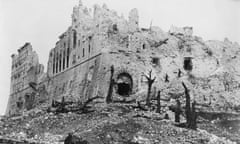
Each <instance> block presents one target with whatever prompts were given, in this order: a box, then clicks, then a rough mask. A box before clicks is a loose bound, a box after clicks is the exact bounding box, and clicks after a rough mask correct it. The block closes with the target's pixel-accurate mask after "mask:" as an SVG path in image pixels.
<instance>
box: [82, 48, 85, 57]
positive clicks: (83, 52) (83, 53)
mask: <svg viewBox="0 0 240 144" xmlns="http://www.w3.org/2000/svg"><path fill="white" fill-rule="evenodd" d="M84 55H85V51H84V48H83V50H82V57H84Z"/></svg>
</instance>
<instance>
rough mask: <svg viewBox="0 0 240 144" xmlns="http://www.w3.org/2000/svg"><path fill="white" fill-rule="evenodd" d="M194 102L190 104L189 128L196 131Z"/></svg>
mask: <svg viewBox="0 0 240 144" xmlns="http://www.w3.org/2000/svg"><path fill="white" fill-rule="evenodd" d="M195 105H196V102H195V101H194V102H193V103H192V109H191V123H190V125H189V128H191V129H194V130H196V129H197V113H196V109H195Z"/></svg>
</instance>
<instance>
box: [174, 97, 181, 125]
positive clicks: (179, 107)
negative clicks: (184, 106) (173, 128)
mask: <svg viewBox="0 0 240 144" xmlns="http://www.w3.org/2000/svg"><path fill="white" fill-rule="evenodd" d="M181 112H182V110H181V103H180V101H179V99H177V100H176V110H175V122H177V123H179V122H180V114H181Z"/></svg>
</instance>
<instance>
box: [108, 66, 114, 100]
mask: <svg viewBox="0 0 240 144" xmlns="http://www.w3.org/2000/svg"><path fill="white" fill-rule="evenodd" d="M110 71H111V76H110V84H109V89H108V94H107V97H106V102H107V103H111V102H112V92H113V85H114V83H115V81H114V79H113V74H114V66H113V65H112V66H111V68H110Z"/></svg>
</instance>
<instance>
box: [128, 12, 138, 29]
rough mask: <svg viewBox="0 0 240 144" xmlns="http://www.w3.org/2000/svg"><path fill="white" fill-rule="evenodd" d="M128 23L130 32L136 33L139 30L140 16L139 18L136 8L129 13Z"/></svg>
mask: <svg viewBox="0 0 240 144" xmlns="http://www.w3.org/2000/svg"><path fill="white" fill-rule="evenodd" d="M128 22H129V31H130V32H135V31H137V30H138V27H139V16H138V10H137V9H136V8H134V9H132V10H131V11H130V12H129V16H128Z"/></svg>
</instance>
